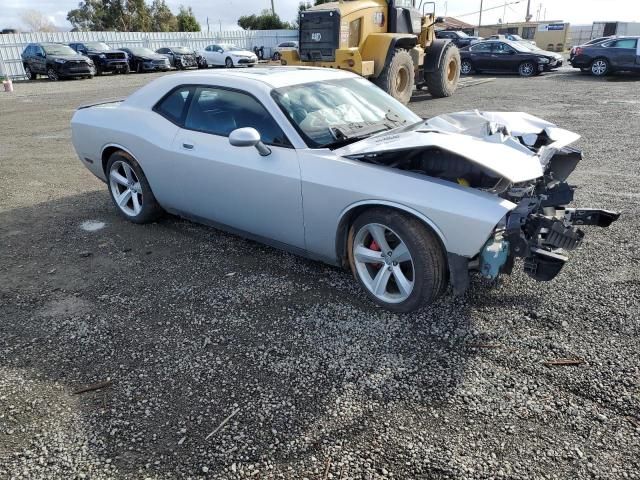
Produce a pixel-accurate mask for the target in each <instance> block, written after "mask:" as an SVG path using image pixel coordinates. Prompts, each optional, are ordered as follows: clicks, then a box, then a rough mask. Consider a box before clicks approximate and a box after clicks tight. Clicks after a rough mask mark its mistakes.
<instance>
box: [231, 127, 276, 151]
mask: <svg viewBox="0 0 640 480" xmlns="http://www.w3.org/2000/svg"><path fill="white" fill-rule="evenodd" d="M229 143H230V144H231V145H233V146H234V147H256V150H258V153H259V154H260V155H262V156H263V157H266V156H267V155H270V154H271V149H270V148H269V147H267V146H266V145H265V144H264V143H262V140H261V139H260V134H259V133H258V131H257V130H256V129H255V128H251V127H246V128H236V129H235V130H234V131H233V132H231V133H230V134H229Z"/></svg>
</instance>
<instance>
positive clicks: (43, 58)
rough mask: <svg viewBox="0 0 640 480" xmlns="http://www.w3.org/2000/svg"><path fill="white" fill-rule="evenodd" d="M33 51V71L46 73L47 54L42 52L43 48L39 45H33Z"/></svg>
mask: <svg viewBox="0 0 640 480" xmlns="http://www.w3.org/2000/svg"><path fill="white" fill-rule="evenodd" d="M33 53H34V54H33V57H32V59H33V64H32V68H33V71H34V72H38V73H47V55H46V54H45V52H44V48H42V47H41V46H40V45H34V46H33Z"/></svg>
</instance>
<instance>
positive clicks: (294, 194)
mask: <svg viewBox="0 0 640 480" xmlns="http://www.w3.org/2000/svg"><path fill="white" fill-rule="evenodd" d="M242 127H252V128H255V129H256V130H258V132H259V133H260V135H261V138H262V139H263V142H264V143H265V144H266V145H268V147H269V148H270V150H271V153H270V154H269V155H267V156H261V155H260V153H259V152H258V150H257V149H256V148H254V147H236V146H232V145H231V144H230V143H229V139H228V136H229V134H230V133H231V132H232V131H233V130H235V129H237V128H242ZM174 151H175V154H176V156H175V163H174V164H173V165H172V166H171V168H170V172H167V175H169V177H168V178H171V181H172V182H173V183H174V185H175V188H172V189H171V191H172V194H171V198H170V203H171V204H173V205H174V206H175V208H176V209H177V210H179V211H181V212H184V213H187V214H188V215H189V216H194V217H196V218H202V219H206V220H208V221H211V222H215V223H219V224H223V225H226V226H229V227H232V228H233V229H235V230H238V231H241V232H247V233H249V234H251V235H253V236H257V237H260V238H261V239H265V240H266V239H270V240H272V241H275V242H277V243H279V244H284V245H289V246H293V247H296V248H299V249H304V247H305V243H304V225H303V216H302V191H301V180H300V166H299V164H298V155H297V152H296V150H295V149H294V148H292V147H291V145H290V143H289V141H288V140H287V138H286V137H285V135H284V133H283V132H282V130H281V129H280V127H279V126H278V124H277V123H276V121H275V120H274V119H273V117H271V115H270V114H269V113H268V111H267V110H266V109H265V108H264V106H263V105H262V104H261V103H260V102H259V101H258V100H257V99H256V98H254V97H253V96H251V95H249V94H248V93H246V92H242V91H238V90H231V89H226V88H217V87H197V88H195V89H194V91H193V93H192V97H191V100H190V106H189V108H188V112H187V114H186V116H185V120H184V125H183V128H181V129H180V130H179V131H178V134H177V135H176V137H175V139H174Z"/></svg>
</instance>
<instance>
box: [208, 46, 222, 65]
mask: <svg viewBox="0 0 640 480" xmlns="http://www.w3.org/2000/svg"><path fill="white" fill-rule="evenodd" d="M221 51H222V48H221V47H220V45H209V46H208V47H207V48H206V50H205V52H206V54H205V55H206V58H207V63H209V65H223V63H222V61H221V57H222V55H221V54H220V52H221Z"/></svg>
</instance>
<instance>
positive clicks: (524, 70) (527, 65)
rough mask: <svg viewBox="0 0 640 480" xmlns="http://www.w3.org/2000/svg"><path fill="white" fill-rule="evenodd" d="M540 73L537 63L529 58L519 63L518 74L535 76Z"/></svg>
mask: <svg viewBox="0 0 640 480" xmlns="http://www.w3.org/2000/svg"><path fill="white" fill-rule="evenodd" d="M537 73H538V69H537V68H536V65H535V63H533V62H531V61H529V60H527V61H524V62H522V63H521V64H520V65H518V74H519V75H520V76H521V77H533V76H534V75H536V74H537Z"/></svg>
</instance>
